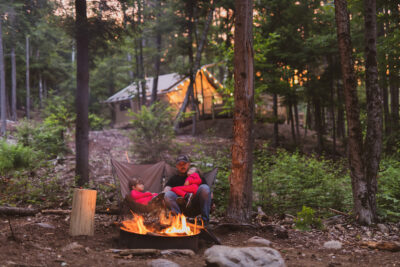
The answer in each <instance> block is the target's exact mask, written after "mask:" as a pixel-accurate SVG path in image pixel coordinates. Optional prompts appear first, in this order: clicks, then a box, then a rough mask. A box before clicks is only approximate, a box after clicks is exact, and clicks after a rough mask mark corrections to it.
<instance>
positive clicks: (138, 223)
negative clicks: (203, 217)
mask: <svg viewBox="0 0 400 267" xmlns="http://www.w3.org/2000/svg"><path fill="white" fill-rule="evenodd" d="M160 224H161V225H162V227H152V226H149V225H145V224H144V222H143V217H142V216H139V215H136V214H133V219H132V220H128V221H123V222H122V226H121V227H120V239H119V242H120V245H121V246H123V247H127V248H155V249H191V250H193V251H197V250H198V238H199V235H200V230H201V229H202V228H203V227H202V226H198V225H196V224H191V223H188V222H186V218H185V216H184V215H178V216H169V217H168V218H166V217H165V216H163V215H160Z"/></svg>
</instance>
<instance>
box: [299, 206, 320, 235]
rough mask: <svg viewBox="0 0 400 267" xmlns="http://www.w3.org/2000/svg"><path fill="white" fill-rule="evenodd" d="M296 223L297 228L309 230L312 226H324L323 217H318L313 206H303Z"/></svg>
mask: <svg viewBox="0 0 400 267" xmlns="http://www.w3.org/2000/svg"><path fill="white" fill-rule="evenodd" d="M294 223H295V225H296V228H297V229H299V230H302V231H309V230H311V229H312V228H317V229H321V228H322V222H321V219H320V218H317V217H316V215H315V211H314V210H313V209H312V208H310V207H306V206H303V208H302V210H301V211H299V212H298V213H297V217H296V219H295V220H294Z"/></svg>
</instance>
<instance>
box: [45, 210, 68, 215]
mask: <svg viewBox="0 0 400 267" xmlns="http://www.w3.org/2000/svg"><path fill="white" fill-rule="evenodd" d="M41 213H42V214H56V215H67V214H70V213H71V211H70V210H42V211H41Z"/></svg>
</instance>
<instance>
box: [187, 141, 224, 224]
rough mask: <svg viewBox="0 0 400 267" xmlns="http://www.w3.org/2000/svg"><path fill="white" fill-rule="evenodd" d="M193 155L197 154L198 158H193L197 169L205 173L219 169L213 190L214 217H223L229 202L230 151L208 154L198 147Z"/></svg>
mask: <svg viewBox="0 0 400 267" xmlns="http://www.w3.org/2000/svg"><path fill="white" fill-rule="evenodd" d="M193 153H195V155H196V157H195V158H192V161H193V162H194V163H196V164H197V167H198V168H199V169H200V170H202V171H203V172H207V171H210V170H211V169H213V168H215V167H218V173H217V177H216V180H215V184H214V188H213V202H214V203H215V207H216V210H215V212H214V215H216V216H223V215H224V214H225V211H226V208H227V206H228V201H229V181H228V177H229V175H230V172H231V168H230V165H231V158H230V155H229V149H226V150H221V151H217V152H216V153H214V154H211V153H207V151H205V150H204V149H203V148H202V147H198V148H197V149H195V150H194V151H193Z"/></svg>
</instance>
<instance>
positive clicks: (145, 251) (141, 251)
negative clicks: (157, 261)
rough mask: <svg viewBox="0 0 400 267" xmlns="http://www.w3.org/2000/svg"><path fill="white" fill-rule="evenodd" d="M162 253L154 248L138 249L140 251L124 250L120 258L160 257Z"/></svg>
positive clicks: (120, 253)
mask: <svg viewBox="0 0 400 267" xmlns="http://www.w3.org/2000/svg"><path fill="white" fill-rule="evenodd" d="M160 253H161V251H160V250H159V249H152V248H142V249H140V248H138V249H124V250H121V251H120V252H119V255H120V256H128V255H133V256H145V255H147V256H150V255H160Z"/></svg>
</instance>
